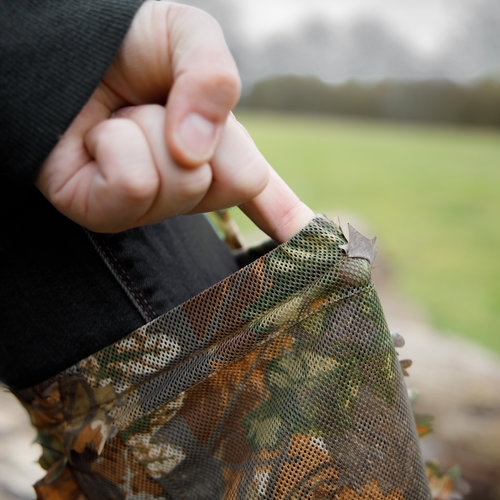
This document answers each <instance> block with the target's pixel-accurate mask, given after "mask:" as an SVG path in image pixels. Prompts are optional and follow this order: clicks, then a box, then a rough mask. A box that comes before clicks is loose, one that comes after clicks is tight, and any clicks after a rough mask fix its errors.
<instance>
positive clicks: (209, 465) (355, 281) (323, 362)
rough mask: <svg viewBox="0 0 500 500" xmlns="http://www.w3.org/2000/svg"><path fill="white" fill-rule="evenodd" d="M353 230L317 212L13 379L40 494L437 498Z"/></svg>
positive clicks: (144, 497)
mask: <svg viewBox="0 0 500 500" xmlns="http://www.w3.org/2000/svg"><path fill="white" fill-rule="evenodd" d="M345 243H346V240H345V238H344V236H343V234H342V232H341V231H340V230H339V228H338V227H337V226H336V225H334V224H333V223H331V222H330V221H328V220H327V219H325V218H323V217H316V218H315V219H314V221H312V222H311V223H310V224H309V225H308V226H307V227H306V228H305V229H303V230H302V231H301V232H300V233H298V234H297V235H296V236H295V237H294V238H292V239H291V240H290V241H289V242H288V243H286V244H283V245H280V246H279V247H277V248H276V249H275V250H273V251H271V252H270V253H268V254H266V255H264V256H263V257H260V258H259V259H257V260H256V261H254V262H253V263H252V264H250V265H249V266H247V267H245V268H243V269H242V270H240V271H239V272H237V273H235V274H234V275H232V276H230V277H228V278H227V279H226V280H224V281H222V282H221V283H219V284H217V285H215V286H213V287H212V288H210V289H209V290H207V291H205V292H204V293H202V294H200V295H199V296H196V297H194V298H193V299H191V300H189V301H188V302H186V303H184V304H182V305H181V306H179V307H177V308H176V309H174V310H172V311H170V312H168V313H167V314H165V315H164V316H161V317H159V318H158V319H156V320H155V321H153V322H151V323H149V324H147V325H145V326H144V327H142V328H140V329H139V330H136V331H134V332H133V333H131V334H130V335H128V336H127V337H125V338H123V339H122V340H120V341H119V342H116V343H115V344H113V345H110V346H109V347H106V348H105V349H103V350H101V351H99V352H97V353H96V354H94V355H92V356H89V357H88V358H86V359H84V360H82V361H81V362H79V363H77V364H76V365H75V366H73V367H72V368H70V369H69V370H66V371H65V372H63V373H61V374H59V375H58V376H56V377H53V378H52V379H50V380H47V381H46V382H44V383H42V384H39V385H37V386H34V387H31V388H29V389H25V390H22V391H19V392H18V393H17V396H18V397H19V398H20V399H21V400H22V402H23V404H24V405H25V406H26V408H27V409H28V411H29V413H30V415H31V418H32V421H33V423H34V425H35V426H36V427H37V428H38V438H39V441H40V443H41V444H42V446H43V449H44V454H43V456H42V458H41V462H42V465H43V466H44V467H45V468H46V469H48V472H47V475H46V476H45V478H44V479H42V480H41V481H39V482H38V483H37V485H36V490H37V494H38V497H39V498H42V499H43V498H84V497H87V498H89V499H107V498H110V499H111V498H113V499H114V498H130V499H136V498H137V499H139V498H140V499H157V498H158V499H159V498H166V499H186V500H191V499H192V500H195V499H197V500H198V499H210V500H215V499H264V498H265V499H319V498H338V499H358V498H359V499H361V498H363V499H418V500H421V499H426V498H430V493H429V489H428V483H427V478H426V475H425V471H424V467H423V463H422V459H421V455H420V450H419V443H418V439H417V436H416V430H415V423H414V420H413V414H412V412H411V409H410V407H409V403H408V398H407V392H406V388H405V385H404V382H403V377H402V373H401V368H400V365H399V363H398V361H397V358H396V353H395V350H394V345H393V342H392V339H391V335H390V333H389V331H388V329H387V325H386V323H385V320H384V316H383V313H382V310H381V307H380V304H379V301H378V298H377V295H376V293H375V291H374V289H373V284H372V282H371V277H370V263H369V262H368V261H367V260H365V259H362V258H350V257H347V255H346V253H345V251H344V250H342V249H341V248H340V245H343V244H345ZM79 495H80V496H79Z"/></svg>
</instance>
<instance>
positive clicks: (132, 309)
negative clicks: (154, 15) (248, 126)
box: [0, 0, 237, 388]
mask: <svg viewBox="0 0 500 500" xmlns="http://www.w3.org/2000/svg"><path fill="white" fill-rule="evenodd" d="M141 3H142V2H141V1H139V0H86V1H85V2H81V1H80V0H64V1H54V0H49V1H46V0H44V1H33V0H30V1H25V0H22V1H20V0H16V1H15V2H12V1H11V0H1V2H0V6H1V13H0V19H1V20H0V43H1V54H2V63H1V64H2V66H1V71H0V89H1V90H0V92H1V94H0V98H1V99H0V100H1V102H2V112H1V122H0V137H1V139H0V141H1V155H2V157H1V166H0V222H1V224H2V233H1V235H0V280H1V281H0V304H1V316H0V381H2V382H4V383H6V384H7V385H8V386H10V387H13V388H20V387H25V386H28V385H32V384H34V383H37V382H40V381H42V380H44V379H46V378H48V377H50V376H52V375H55V374H56V373H58V372H59V371H61V370H63V369H64V368H66V367H69V366H71V365H72V364H74V363H75V362H76V361H78V360H79V359H82V358H83V357H85V356H87V355H89V354H91V353H93V352H95V351H97V350H99V349H102V348H103V347H105V346H106V345H108V344H110V343H112V342H114V341H116V340H117V339H119V338H121V337H123V336H124V335H126V334H128V333H129V332H131V331H132V330H134V329H136V328H138V327H139V326H141V325H142V324H144V323H146V322H148V321H150V320H151V319H153V318H155V317H157V316H159V315H161V314H163V313H164V312H166V311H167V310H169V309H171V308H172V307H174V306H176V305H178V304H180V303H181V302H183V301H185V300H187V299H188V298H190V297H192V296H194V295H196V294H197V293H199V292H200V291H201V290H203V289H205V288H207V287H208V286H210V285H212V284H214V283H215V282H217V281H219V280H221V279H223V278H224V277H225V276H227V275H229V274H230V273H232V272H234V271H235V270H236V267H237V266H236V264H235V262H234V259H233V258H232V256H231V254H230V252H229V251H228V249H227V248H226V246H225V245H224V244H223V243H222V242H221V241H220V239H219V238H218V237H217V235H216V234H215V232H214V231H213V229H212V228H211V226H210V224H209V223H208V222H207V220H206V218H205V217H204V216H202V215H200V216H186V217H178V218H175V219H170V220H168V221H164V222H162V223H160V224H155V225H152V226H146V227H142V228H137V229H132V230H130V231H124V232H122V233H119V234H115V235H105V234H95V233H91V232H89V231H87V230H85V229H83V228H81V227H80V226H78V225H77V224H74V223H73V222H71V221H70V220H69V219H67V218H65V217H64V216H63V215H61V214H60V213H59V212H57V211H56V210H55V209H54V208H53V207H52V206H51V205H50V204H49V203H48V202H47V201H46V200H45V198H44V197H43V196H42V195H41V194H40V193H39V192H38V191H37V190H36V188H34V187H33V185H32V181H33V179H34V177H35V175H36V172H37V170H38V168H39V167H40V164H41V163H42V162H43V160H44V158H45V157H46V156H47V154H48V153H49V152H50V150H51V149H52V148H53V147H54V146H55V144H56V142H57V140H58V137H59V136H60V135H61V134H62V133H63V132H64V130H65V129H66V128H67V126H68V125H69V124H70V123H71V121H72V120H73V118H74V117H75V116H76V114H77V113H78V112H79V110H80V109H81V108H82V106H83V105H84V104H85V102H86V101H87V99H88V98H89V97H90V95H91V94H92V92H93V90H94V88H95V87H96V86H97V84H98V82H99V81H100V79H101V78H102V76H103V75H104V73H105V72H106V69H107V68H108V66H109V64H110V63H111V61H112V60H113V58H114V56H115V54H116V51H117V50H118V48H119V46H120V43H121V40H122V38H123V36H124V35H125V33H126V31H127V29H128V26H129V24H130V22H131V20H132V17H133V16H134V14H135V11H136V9H137V8H138V7H139V5H140V4H141Z"/></svg>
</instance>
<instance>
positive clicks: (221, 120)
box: [165, 6, 241, 167]
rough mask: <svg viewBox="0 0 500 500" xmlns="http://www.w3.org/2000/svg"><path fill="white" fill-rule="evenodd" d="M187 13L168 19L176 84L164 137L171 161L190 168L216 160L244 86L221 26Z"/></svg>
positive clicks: (200, 14)
mask: <svg viewBox="0 0 500 500" xmlns="http://www.w3.org/2000/svg"><path fill="white" fill-rule="evenodd" d="M187 9H189V10H187ZM187 9H186V8H185V7H181V6H176V8H172V6H171V10H170V13H169V17H168V24H169V26H168V31H169V35H170V36H169V40H170V50H171V54H172V61H171V64H172V70H173V84H172V87H171V89H170V92H169V96H168V101H167V106H166V121H165V133H166V140H167V145H168V148H169V151H170V153H171V155H172V156H173V157H174V159H175V160H177V161H178V162H179V163H180V164H182V165H184V166H188V167H189V166H197V165H201V164H203V163H205V162H207V161H209V160H210V159H211V158H212V156H213V154H214V152H215V149H216V147H217V145H218V143H219V140H220V138H221V136H222V132H223V129H224V126H225V122H226V119H227V116H228V114H229V112H230V110H231V109H232V108H233V106H234V105H235V104H236V102H237V101H238V98H239V95H240V87H241V85H240V79H239V76H238V71H237V69H236V65H235V63H234V60H233V58H232V56H231V54H230V52H229V49H228V48H227V45H226V42H225V40H224V36H223V34H222V31H221V29H220V27H219V25H218V24H217V22H216V21H215V20H214V19H213V18H212V17H210V16H209V15H208V14H206V13H205V12H203V11H201V10H198V9H194V8H191V7H189V8H187Z"/></svg>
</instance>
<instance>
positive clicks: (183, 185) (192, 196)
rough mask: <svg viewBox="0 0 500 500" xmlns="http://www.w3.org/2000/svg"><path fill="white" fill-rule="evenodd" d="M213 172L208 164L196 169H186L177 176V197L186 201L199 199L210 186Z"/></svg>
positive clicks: (181, 200)
mask: <svg viewBox="0 0 500 500" xmlns="http://www.w3.org/2000/svg"><path fill="white" fill-rule="evenodd" d="M211 182H212V172H211V170H210V167H209V166H208V165H202V166H201V167H198V168H196V169H194V170H186V171H185V172H183V174H182V175H180V176H179V177H178V178H177V181H176V184H175V193H176V197H177V199H178V200H179V201H180V202H182V203H184V202H186V203H188V204H189V203H190V201H191V200H195V201H197V200H199V199H200V198H201V197H203V195H204V194H205V193H206V192H207V191H208V189H209V188H210V184H211Z"/></svg>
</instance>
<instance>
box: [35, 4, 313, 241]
mask: <svg viewBox="0 0 500 500" xmlns="http://www.w3.org/2000/svg"><path fill="white" fill-rule="evenodd" d="M239 92H240V82H239V77H238V73H237V69H236V66H235V64H234V61H233V59H232V57H231V55H230V53H229V50H228V48H227V46H226V44H225V42H224V38H223V35H222V32H221V30H220V28H219V26H218V25H217V23H216V22H215V21H214V20H213V19H212V18H211V17H210V16H208V15H207V14H205V13H204V12H202V11H200V10H198V9H195V8H192V7H187V6H183V5H179V4H174V3H168V2H151V1H148V2H146V3H144V4H143V5H142V6H141V7H140V9H139V10H138V12H137V14H136V16H135V17H134V20H133V22H132V25H131V27H130V29H129V31H128V33H127V35H126V37H125V39H124V42H123V44H122V47H121V49H120V51H119V53H118V54H117V57H116V59H115V60H114V62H113V63H112V65H111V67H110V69H109V71H108V72H107V74H106V75H105V76H104V78H103V79H102V81H101V82H100V84H99V86H98V87H97V89H96V90H95V92H94V93H93V95H92V96H91V98H90V99H89V101H88V102H87V104H86V105H85V106H84V108H83V109H82V110H81V112H80V113H79V114H78V115H77V117H76V118H75V120H74V121H73V123H72V124H71V125H70V127H69V128H68V130H67V131H66V132H65V134H64V135H63V136H62V137H61V139H60V140H59V142H58V143H57V145H56V146H55V148H54V149H53V150H52V152H51V153H50V155H49V156H48V157H47V159H46V161H45V162H44V163H43V165H42V167H41V169H40V171H39V174H38V176H37V180H36V185H37V187H38V188H39V189H40V191H41V192H42V193H43V194H44V195H45V196H46V197H47V199H48V200H49V201H50V202H51V203H52V204H53V205H54V206H55V207H56V208H57V209H58V210H59V211H60V212H62V213H63V214H65V215H66V216H68V217H69V218H70V219H72V220H73V221H75V222H77V223H79V224H81V225H83V226H85V227H87V228H89V229H91V230H93V231H101V232H116V231H122V230H125V229H129V228H131V227H135V226H139V225H144V224H152V223H155V222H158V221H160V220H162V219H165V218H168V217H172V216H175V215H180V214H186V213H195V212H203V211H209V210H215V209H221V208H226V207H229V206H234V205H241V207H242V209H243V210H244V211H245V213H247V214H248V215H249V217H250V218H252V219H253V220H254V221H255V222H256V224H257V225H259V226H260V227H261V228H262V229H263V230H264V231H266V232H267V233H268V234H269V235H270V236H271V237H273V238H274V239H276V240H278V241H284V240H286V239H288V238H289V237H291V236H292V235H293V234H294V233H295V232H297V231H298V230H299V229H300V228H301V227H302V226H304V225H305V224H306V223H307V222H308V221H309V220H310V219H311V218H312V216H313V214H312V212H311V210H310V209H309V208H307V207H306V206H305V205H304V204H303V203H302V202H300V200H299V199H298V198H297V197H296V196H295V194H294V193H293V192H292V191H291V190H290V189H289V188H288V186H286V184H285V183H284V182H283V181H282V180H281V179H280V178H279V177H278V176H277V174H276V173H275V172H274V171H273V170H272V169H271V167H270V166H269V164H268V163H267V162H266V161H265V159H264V158H263V156H262V155H261V154H260V152H259V151H258V149H257V148H256V146H255V144H254V143H253V141H252V140H251V138H250V136H249V135H248V134H247V133H246V131H245V130H244V128H243V127H242V126H241V125H240V124H239V123H238V122H237V121H236V119H235V118H234V116H233V115H232V114H230V110H231V109H232V107H233V106H234V105H235V103H236V102H237V100H238V97H239Z"/></svg>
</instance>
